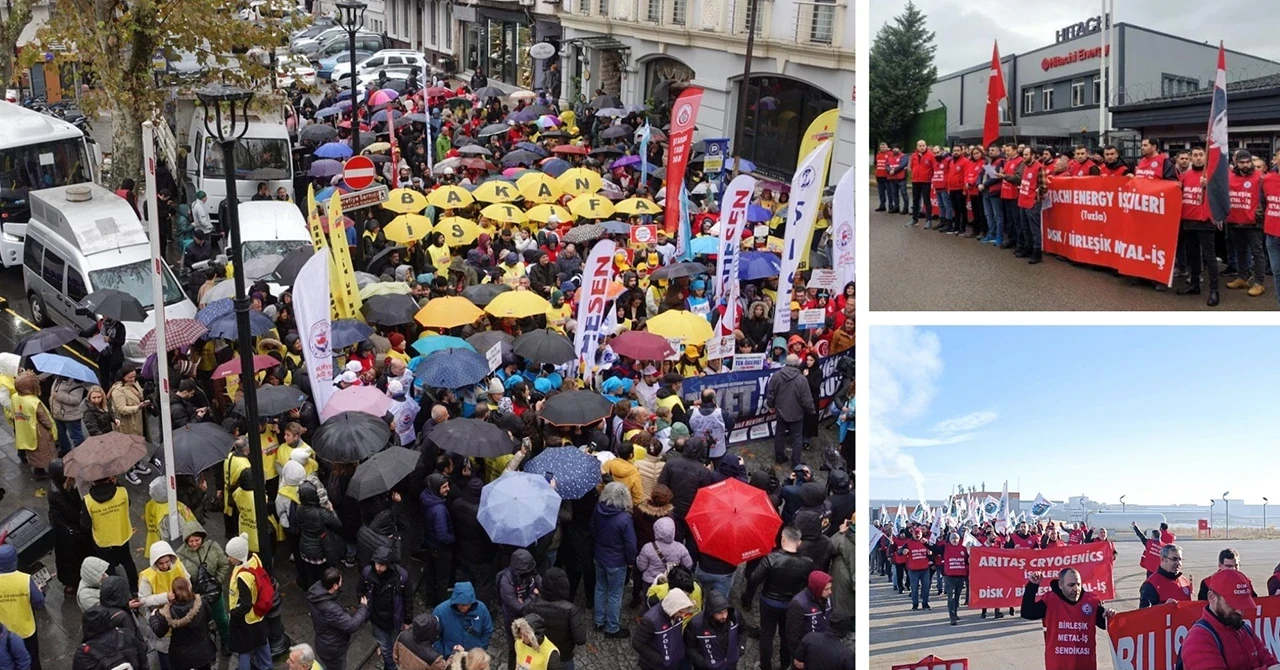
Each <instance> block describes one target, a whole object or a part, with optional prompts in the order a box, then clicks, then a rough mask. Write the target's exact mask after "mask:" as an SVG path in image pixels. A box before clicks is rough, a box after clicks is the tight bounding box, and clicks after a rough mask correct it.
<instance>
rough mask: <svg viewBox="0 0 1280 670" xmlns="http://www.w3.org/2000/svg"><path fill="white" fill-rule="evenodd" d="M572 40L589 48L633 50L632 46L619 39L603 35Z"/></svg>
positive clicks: (597, 49)
mask: <svg viewBox="0 0 1280 670" xmlns="http://www.w3.org/2000/svg"><path fill="white" fill-rule="evenodd" d="M570 42H573V43H576V44H579V45H581V46H584V47H586V48H588V49H594V50H596V51H631V47H630V46H628V45H626V44H623V43H622V42H619V41H618V40H617V39H615V38H612V37H608V36H601V37H580V38H578V39H575V40H570Z"/></svg>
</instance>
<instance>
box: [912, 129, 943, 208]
mask: <svg viewBox="0 0 1280 670" xmlns="http://www.w3.org/2000/svg"><path fill="white" fill-rule="evenodd" d="M937 167H938V159H937V157H935V156H934V155H933V152H932V151H929V145H928V144H926V143H925V141H924V140H920V141H919V142H916V152H915V153H913V154H911V223H909V224H907V225H909V226H915V225H918V224H919V223H920V213H921V211H923V212H924V220H925V221H924V223H925V225H924V227H925V230H928V229H930V228H933V210H932V209H930V208H929V189H930V184H932V183H933V171H934V170H935V169H936V168H937Z"/></svg>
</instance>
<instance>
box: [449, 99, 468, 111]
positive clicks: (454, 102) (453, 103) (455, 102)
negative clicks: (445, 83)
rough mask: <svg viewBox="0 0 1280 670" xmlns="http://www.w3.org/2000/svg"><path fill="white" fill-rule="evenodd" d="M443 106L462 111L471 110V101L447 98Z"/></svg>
mask: <svg viewBox="0 0 1280 670" xmlns="http://www.w3.org/2000/svg"><path fill="white" fill-rule="evenodd" d="M444 106H445V107H449V108H453V107H462V108H464V109H471V101H470V100H468V99H466V98H449V99H448V100H445V101H444Z"/></svg>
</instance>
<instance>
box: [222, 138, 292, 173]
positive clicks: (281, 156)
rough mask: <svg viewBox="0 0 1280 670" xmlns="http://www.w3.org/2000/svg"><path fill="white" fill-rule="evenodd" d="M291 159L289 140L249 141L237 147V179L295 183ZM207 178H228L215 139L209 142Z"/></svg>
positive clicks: (244, 140)
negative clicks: (280, 180)
mask: <svg viewBox="0 0 1280 670" xmlns="http://www.w3.org/2000/svg"><path fill="white" fill-rule="evenodd" d="M290 158H291V154H290V151H289V142H288V140H284V139H278V140H277V139H264V138H257V137H246V138H244V139H242V140H240V141H239V142H237V143H236V178H237V179H250V180H253V179H257V180H261V181H266V180H270V179H291V178H292V177H293V169H292V168H291V167H290V166H289V161H290ZM204 177H205V179H221V178H224V177H226V173H225V172H224V171H223V166H222V148H221V147H219V146H218V145H217V142H215V141H214V139H213V138H211V137H210V138H207V140H206V143H205V148H204Z"/></svg>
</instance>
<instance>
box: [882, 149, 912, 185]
mask: <svg viewBox="0 0 1280 670" xmlns="http://www.w3.org/2000/svg"><path fill="white" fill-rule="evenodd" d="M901 160H902V154H898V155H897V156H895V155H893V152H889V155H888V157H887V158H886V159H885V161H886V162H885V171H886V172H888V170H889V166H893V167H897V166H898V163H899V161H901ZM906 178H907V171H906V170H898V171H897V172H889V179H890V180H892V181H902V180H904V179H906Z"/></svg>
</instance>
